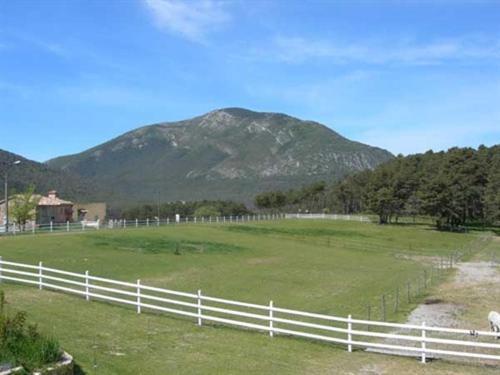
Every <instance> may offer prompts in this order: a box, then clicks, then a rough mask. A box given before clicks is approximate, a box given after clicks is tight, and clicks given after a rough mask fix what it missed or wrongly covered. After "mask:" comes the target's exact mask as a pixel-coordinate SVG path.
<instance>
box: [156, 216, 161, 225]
mask: <svg viewBox="0 0 500 375" xmlns="http://www.w3.org/2000/svg"><path fill="white" fill-rule="evenodd" d="M156 226H157V227H159V226H160V218H158V219H157V221H156Z"/></svg>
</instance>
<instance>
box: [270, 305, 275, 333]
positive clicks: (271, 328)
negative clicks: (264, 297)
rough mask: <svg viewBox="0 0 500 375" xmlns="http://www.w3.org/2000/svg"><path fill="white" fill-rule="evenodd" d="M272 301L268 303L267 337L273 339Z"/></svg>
mask: <svg viewBox="0 0 500 375" xmlns="http://www.w3.org/2000/svg"><path fill="white" fill-rule="evenodd" d="M273 329H274V327H273V301H269V336H270V337H273V336H274V332H273Z"/></svg>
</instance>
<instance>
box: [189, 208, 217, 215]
mask: <svg viewBox="0 0 500 375" xmlns="http://www.w3.org/2000/svg"><path fill="white" fill-rule="evenodd" d="M194 216H196V217H202V216H205V217H207V216H220V211H218V210H217V208H215V207H214V206H201V207H198V208H197V209H196V211H195V212H194Z"/></svg>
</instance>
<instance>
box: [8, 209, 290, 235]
mask: <svg viewBox="0 0 500 375" xmlns="http://www.w3.org/2000/svg"><path fill="white" fill-rule="evenodd" d="M284 217H285V215H284V214H258V215H234V216H184V217H176V218H165V219H158V218H156V217H155V218H152V219H149V218H148V219H144V220H139V219H134V220H126V219H119V220H118V219H113V220H108V221H107V222H105V223H101V222H100V221H99V220H97V221H81V222H75V223H73V222H69V221H68V222H66V223H53V222H50V223H46V224H33V223H29V224H27V225H25V226H24V227H23V228H21V227H20V226H19V225H17V224H16V223H12V224H11V225H9V234H11V235H20V234H39V233H61V232H84V231H86V230H99V229H127V228H139V227H160V226H165V225H172V224H176V225H179V224H232V223H243V222H254V221H270V220H281V219H283V218H284ZM0 229H2V228H0ZM0 235H5V228H3V229H2V230H0Z"/></svg>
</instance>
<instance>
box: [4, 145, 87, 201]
mask: <svg viewBox="0 0 500 375" xmlns="http://www.w3.org/2000/svg"><path fill="white" fill-rule="evenodd" d="M16 160H20V161H21V163H20V164H18V165H15V166H12V163H13V162H14V161H16ZM7 165H9V169H8V171H9V173H8V175H9V192H10V194H12V193H13V192H21V191H24V190H25V189H26V188H27V187H28V186H29V185H31V184H34V185H35V188H36V192H37V193H40V194H46V193H47V191H48V190H52V189H55V190H57V191H58V192H59V193H60V194H61V196H63V197H64V198H66V199H70V200H80V201H86V200H88V199H89V198H90V197H92V196H95V195H96V191H97V188H96V187H95V184H88V183H87V182H86V181H85V180H84V179H82V178H81V177H79V176H75V175H73V174H71V173H69V172H67V171H61V170H58V169H54V168H51V167H49V166H47V165H45V164H43V163H38V162H36V161H33V160H29V159H26V158H24V157H22V156H20V155H17V154H13V153H11V152H8V151H4V150H1V149H0V182H1V184H0V200H2V199H3V197H4V184H3V182H4V180H3V178H4V171H5V168H6V166H7Z"/></svg>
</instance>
